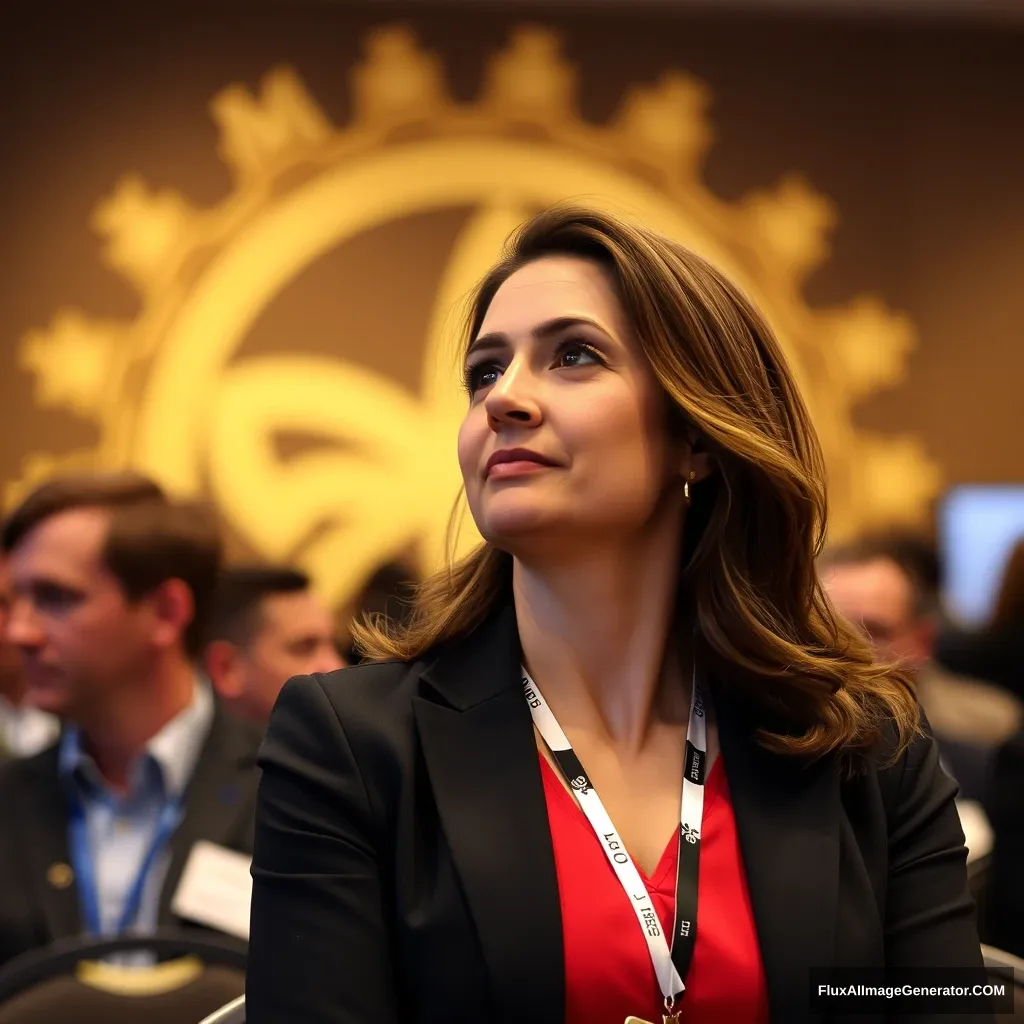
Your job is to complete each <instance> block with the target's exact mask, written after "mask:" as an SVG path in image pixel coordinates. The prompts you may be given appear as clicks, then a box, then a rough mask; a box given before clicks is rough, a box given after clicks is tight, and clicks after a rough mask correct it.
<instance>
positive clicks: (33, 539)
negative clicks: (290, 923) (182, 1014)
mask: <svg viewBox="0 0 1024 1024" xmlns="http://www.w3.org/2000/svg"><path fill="white" fill-rule="evenodd" d="M0 537H2V543H3V549H4V551H5V552H7V554H8V555H9V565H10V573H11V580H12V584H13V593H14V600H13V604H12V608H11V618H10V623H9V627H8V635H9V637H10V640H11V642H12V643H14V644H16V645H17V646H18V647H19V648H20V653H21V656H22V663H23V665H24V670H25V683H26V686H27V689H28V699H29V700H30V701H31V702H32V703H33V704H34V705H36V706H37V707H40V708H42V709H43V710H46V711H49V712H52V713H54V714H56V715H59V716H60V717H61V718H63V719H64V720H65V722H66V726H65V729H64V731H63V733H62V734H61V738H60V740H59V742H58V743H57V744H55V745H54V746H52V747H50V748H48V749H47V750H45V751H43V752H42V753H41V754H38V755H36V756H35V757H32V758H26V759H22V760H17V761H9V762H7V763H6V764H4V765H3V766H0V814H2V815H3V816H4V818H5V827H4V828H3V829H0V963H2V962H4V961H6V960H8V959H10V958H11V957H13V956H15V955H17V954H19V953H22V952H24V951H26V950H29V949H32V948H34V947H37V946H41V945H45V944H47V943H49V942H51V941H52V940H55V939H59V938H62V937H65V936H73V935H78V934H82V933H86V934H94V935H112V934H120V933H123V932H126V931H129V930H132V931H136V932H140V931H141V932H143V933H145V932H148V931H151V930H152V929H154V928H156V927H157V926H163V925H168V924H173V923H175V921H176V918H175V916H174V914H173V913H172V909H171V906H172V898H174V897H182V896H183V894H182V893H181V892H179V891H178V883H179V880H180V879H181V876H182V873H183V870H184V868H185V864H186V860H188V859H189V858H190V856H192V854H193V853H194V854H196V856H195V859H194V861H193V863H192V864H191V865H190V867H189V874H190V875H191V876H192V877H193V878H196V877H197V876H199V881H200V884H201V883H202V877H201V876H202V874H203V872H204V871H208V869H209V857H208V856H207V858H206V860H205V862H204V861H203V859H202V857H201V856H199V854H202V853H203V852H204V850H203V849H202V848H200V847H197V848H196V849H195V850H193V847H194V844H196V843H197V841H198V840H208V841H210V842H212V843H214V844H220V845H222V846H228V847H232V848H234V849H236V850H242V851H244V852H246V853H248V854H251V852H252V825H253V814H254V805H255V791H256V783H257V772H256V769H255V765H254V762H255V753H256V749H257V746H258V743H259V733H258V732H257V731H256V730H253V729H252V728H251V727H250V726H248V725H247V724H245V723H241V722H237V721H235V720H232V719H231V718H229V717H228V716H227V715H226V714H225V713H224V712H223V710H222V709H220V708H219V707H218V706H217V705H216V703H215V701H214V698H213V695H212V693H211V692H210V690H209V687H208V686H206V685H205V684H203V683H201V682H200V680H199V677H198V674H197V671H196V667H195V664H194V661H195V658H196V655H197V654H198V651H199V642H200V630H201V627H202V625H203V616H204V615H205V614H206V612H207V609H208V606H209V602H210V598H211V596H212V593H213V590H214V586H215V584H216V580H217V571H218V563H219V554H220V542H219V539H218V535H217V530H216V524H215V523H214V521H213V520H212V518H211V517H210V516H209V514H208V513H206V511H205V510H203V509H202V508H199V507H198V506H191V505H183V504H175V503H172V502H171V501H169V500H168V499H167V498H166V497H165V495H164V494H163V492H162V491H161V490H160V489H159V487H157V485H156V484H154V483H152V482H151V481H149V480H147V479H145V478H143V477H138V476H135V475H118V476H107V477H104V476H87V477H76V478H65V479H57V480H53V481H51V482H49V483H47V484H44V485H43V486H41V487H40V488H38V489H37V490H36V491H35V492H33V493H32V494H31V495H29V497H28V498H26V499H25V501H24V502H23V503H22V504H21V505H20V506H19V507H18V508H17V509H16V510H15V511H14V512H13V513H12V514H11V516H10V517H9V518H8V520H7V521H6V523H5V524H4V527H3V531H2V535H0ZM205 852H206V853H207V854H208V852H209V851H208V850H206V851H205ZM242 861H243V865H242V868H243V870H244V864H245V861H246V858H242ZM204 863H205V864H206V867H205V868H204V866H203V865H204ZM221 891H223V889H222V890H221ZM197 902H198V901H197V900H196V899H195V898H193V899H192V903H193V904H196V903H197ZM217 909H218V910H220V911H223V908H222V907H220V908H217ZM220 919H221V920H222V919H223V918H222V917H221V918H220ZM192 920H193V921H194V922H196V923H199V924H202V923H206V922H205V914H204V913H200V914H196V915H195V916H193V918H192Z"/></svg>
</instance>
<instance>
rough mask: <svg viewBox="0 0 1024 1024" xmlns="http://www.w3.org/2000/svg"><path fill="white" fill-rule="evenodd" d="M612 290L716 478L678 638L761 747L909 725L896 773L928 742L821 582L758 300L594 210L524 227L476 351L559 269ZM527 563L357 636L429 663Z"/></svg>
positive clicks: (842, 744) (695, 512)
mask: <svg viewBox="0 0 1024 1024" xmlns="http://www.w3.org/2000/svg"><path fill="white" fill-rule="evenodd" d="M555 255H558V256H565V255H569V256H577V257H582V258H584V259H588V260H593V261H594V262H596V263H598V264H599V265H601V266H602V267H604V268H605V270H606V271H607V272H608V273H609V274H610V276H611V279H612V280H613V281H614V283H615V286H616V288H617V291H618V296H619V299H620V301H621V302H622V304H623V307H624V309H625V312H626V315H627V316H628V318H629V321H630V323H631V325H632V327H633V329H634V332H635V334H636V337H637V340H638V342H639V344H640V345H641V346H642V349H643V352H644V354H645V355H646V357H647V359H648V360H649V362H650V365H651V367H652V368H653V370H654V372H655V374H656V375H657V378H658V380H659V381H660V383H661V386H662V388H663V389H664V392H665V395H666V397H667V399H668V405H669V409H670V417H669V418H670V429H684V430H687V431H688V432H689V433H690V435H691V436H693V435H694V434H696V435H698V436H700V437H701V438H702V439H704V442H705V444H706V445H707V446H708V448H709V450H710V451H711V453H712V457H713V460H714V462H715V467H716V472H715V473H713V474H712V476H711V477H710V478H709V479H708V480H706V481H704V482H703V483H701V484H700V486H698V487H697V488H695V493H694V497H693V502H692V505H691V507H690V510H689V514H688V516H687V520H686V536H685V537H684V544H683V554H682V564H681V565H680V567H679V572H680V601H679V617H680V620H681V621H680V623H679V625H680V627H681V628H689V629H693V630H694V633H695V636H696V638H697V650H696V652H695V653H696V656H697V657H699V658H701V659H702V661H703V663H704V664H705V665H707V667H708V668H709V669H710V671H712V672H713V673H714V674H715V675H716V676H717V677H718V678H719V679H720V680H721V681H722V682H723V684H727V685H729V686H730V687H731V688H733V689H734V691H735V690H739V691H741V693H740V696H741V698H742V700H743V701H744V703H746V704H747V705H748V706H753V707H754V708H755V709H758V711H759V712H760V714H759V715H758V720H759V721H760V723H761V725H762V728H761V729H760V732H759V739H760V742H761V744H762V745H763V746H764V747H766V748H768V749H770V750H774V751H776V752H779V753H785V754H790V755H794V756H802V757H819V756H822V755H824V754H827V753H829V752H831V751H843V752H849V753H854V752H856V751H858V750H863V749H864V748H867V747H869V746H871V745H873V744H874V743H875V742H876V741H877V740H878V739H879V738H880V736H881V729H882V726H883V723H886V722H888V723H892V724H894V725H895V731H896V744H895V750H894V754H893V756H894V758H895V757H897V756H898V755H899V754H900V753H902V751H903V750H905V749H906V747H907V746H908V745H909V743H910V742H911V741H912V740H913V738H914V737H915V735H916V734H917V733H918V731H919V729H920V716H919V710H918V705H917V701H916V699H915V697H914V695H913V690H912V687H911V685H910V683H909V680H908V679H907V677H906V676H905V675H903V674H902V673H901V672H899V671H898V670H896V669H895V668H893V667H892V666H885V665H880V664H878V663H876V662H875V661H874V660H873V653H872V651H871V649H870V647H869V646H868V644H867V643H866V641H865V640H863V638H861V637H860V635H859V634H858V633H857V632H856V631H855V630H854V629H853V627H852V626H850V625H849V624H848V623H846V622H845V621H844V620H842V619H840V618H839V617H838V616H837V615H836V614H835V612H834V611H833V609H832V607H831V605H830V604H829V602H828V600H827V598H826V597H825V595H824V592H823V590H822V587H821V585H820V582H819V579H818V575H817V572H816V558H817V555H818V554H819V552H820V550H821V548H822V544H823V540H824V535H825V525H826V498H825V469H824V463H823V459H822V454H821V450H820V448H819V445H818V440H817V436H816V434H815V431H814V428H813V426H812V425H811V421H810V417H809V415H808V412H807V409H806V407H805V405H804V403H803V400H802V399H801V397H800V394H799V393H798V391H797V387H796V384H795V381H794V378H793V374H792V372H791V371H790V369H789V367H788V365H787V363H786V359H785V357H784V355H783V352H782V348H781V347H780V345H779V342H778V341H777V340H776V338H775V335H774V334H773V332H772V330H771V328H770V327H769V325H768V324H767V322H766V321H765V319H764V318H763V317H762V316H761V314H760V313H759V312H758V311H757V309H756V308H755V307H754V306H753V304H752V303H751V302H750V300H749V299H748V298H747V297H746V296H745V295H744V294H743V293H742V292H741V291H740V290H739V289H738V288H737V287H736V286H735V285H734V284H733V283H732V282H731V281H729V280H728V279H727V278H726V277H725V276H723V275H722V274H721V273H720V272H719V271H718V270H716V269H715V268H714V267H712V266H711V265H710V264H708V263H707V262H706V261H705V260H703V259H702V258H701V257H699V256H697V255H696V254H694V253H693V252H690V251H689V250H688V249H686V248H684V247H683V246H682V245H679V244H678V243H677V242H674V241H671V240H670V239H668V238H664V237H662V236H661V235H659V234H657V233H655V232H653V231H650V230H648V229H646V228H644V227H640V226H636V225H633V224H630V223H627V222H624V221H622V220H619V219H617V218H615V217H612V216H609V215H607V214H605V213H599V212H596V211H593V210H586V209H579V208H572V207H564V206H563V207H555V208H552V209H549V210H546V211H544V212H542V213H540V214H539V215H537V216H536V217H534V218H533V219H532V220H530V221H528V222H527V223H526V224H524V225H523V226H522V227H521V228H520V229H519V230H518V231H516V232H515V233H514V234H513V235H512V237H511V238H510V239H509V240H508V242H507V243H506V246H505V251H504V253H503V255H502V257H501V259H500V260H499V262H498V263H497V264H496V265H495V267H494V268H493V269H492V270H491V271H490V273H488V275H487V276H486V277H485V278H484V280H483V281H482V283H481V284H480V285H479V287H478V288H477V290H476V292H475V294H474V297H473V299H472V302H471V305H470V311H469V316H468V324H467V330H466V333H465V345H466V347H468V345H469V344H470V343H471V342H472V340H473V339H474V338H475V337H476V335H477V333H478V331H479V328H480V324H481V322H482V321H483V318H484V315H485V314H486V312H487V308H488V306H489V305H490V303H491V300H492V299H493V298H494V295H495V293H496V292H497V290H498V288H499V287H500V286H501V285H502V284H503V283H504V281H505V280H507V279H508V277H509V276H510V275H512V274H513V273H515V272H516V271H517V270H518V269H520V268H521V267H523V266H524V265H526V264H528V263H531V262H533V261H534V260H538V259H542V258H544V257H546V256H555ZM511 581H512V557H511V556H510V555H509V554H507V553H506V552H503V551H501V550H498V549H497V548H495V547H493V546H492V545H490V544H487V543H485V544H483V545H482V546H481V547H479V548H477V549H476V550H475V551H474V552H473V553H472V554H471V555H470V556H469V557H467V558H465V559H463V560H462V561H460V562H457V563H452V562H450V564H449V566H448V567H447V568H445V569H443V570H442V571H440V572H438V573H436V574H435V575H433V576H431V577H430V578H428V579H427V580H426V581H425V582H424V583H423V584H422V585H421V586H420V588H419V590H418V592H417V594H416V596H415V598H414V600H413V604H412V609H411V616H410V618H409V619H408V620H407V621H406V622H405V623H404V624H402V625H397V624H394V623H389V622H387V621H386V620H377V621H363V622H361V623H358V624H356V626H355V628H354V638H355V641H356V645H357V648H358V649H359V650H360V652H361V653H362V654H363V655H364V656H366V657H368V658H371V659H385V658H398V659H401V660H412V659H415V658H419V657H421V656H422V655H423V654H424V653H425V652H427V651H428V650H430V649H431V648H433V647H435V646H436V645H438V644H440V643H442V642H445V641H448V640H452V639H455V638H458V637H460V636H464V635H465V634H467V633H469V632H470V631H471V630H472V629H473V628H474V627H476V626H477V625H478V624H479V623H480V622H481V621H482V620H483V619H484V618H486V617H487V616H488V614H489V613H490V612H491V611H492V610H493V609H494V608H495V607H496V606H498V605H499V604H502V603H505V602H507V601H508V600H510V595H511V587H512V582H511Z"/></svg>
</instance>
